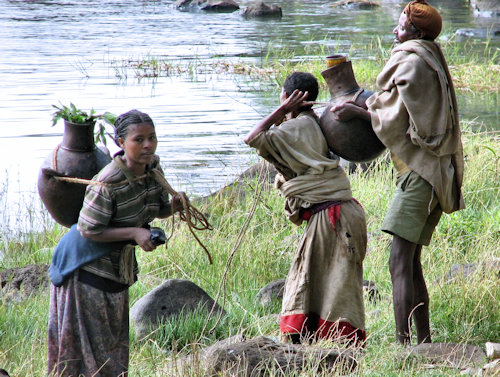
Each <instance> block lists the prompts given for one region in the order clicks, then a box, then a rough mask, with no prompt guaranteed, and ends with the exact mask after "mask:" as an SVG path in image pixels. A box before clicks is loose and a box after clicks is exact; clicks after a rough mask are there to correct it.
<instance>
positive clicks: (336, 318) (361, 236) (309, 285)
mask: <svg viewBox="0 0 500 377" xmlns="http://www.w3.org/2000/svg"><path fill="white" fill-rule="evenodd" d="M366 244H367V236H366V222H365V215H364V211H363V209H362V207H361V206H360V205H359V203H357V202H356V201H355V200H350V201H346V202H342V203H341V204H336V205H333V206H330V207H329V208H326V209H324V210H321V211H320V212H318V213H315V214H314V215H312V216H311V217H310V218H309V220H308V223H307V226H306V229H305V231H304V234H303V235H302V238H301V240H300V243H299V246H298V250H297V253H296V255H295V259H294V261H293V263H292V266H291V268H290V271H289V273H288V276H287V279H286V283H285V291H284V297H283V308H282V314H281V318H280V328H281V332H282V333H283V334H300V335H302V336H308V337H314V338H315V339H321V338H327V339H332V340H340V341H343V340H346V341H348V342H354V343H356V344H362V343H363V342H364V340H365V338H366V333H365V311H364V303H363V259H364V257H365V254H366Z"/></svg>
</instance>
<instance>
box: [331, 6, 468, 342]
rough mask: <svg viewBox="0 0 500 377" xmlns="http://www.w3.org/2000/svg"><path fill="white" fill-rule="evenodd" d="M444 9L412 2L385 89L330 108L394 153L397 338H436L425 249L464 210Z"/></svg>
mask: <svg viewBox="0 0 500 377" xmlns="http://www.w3.org/2000/svg"><path fill="white" fill-rule="evenodd" d="M441 27H442V20H441V16H440V14H439V12H438V11H437V10H436V9H435V8H433V7H432V6H431V5H429V4H428V3H427V2H426V1H425V0H416V1H411V2H410V3H408V4H407V5H406V7H405V8H404V10H403V12H402V13H401V15H400V17H399V22H398V25H397V26H396V28H395V29H394V30H393V33H394V34H395V36H396V37H395V44H396V47H395V48H394V49H393V50H392V54H391V58H390V59H389V61H388V62H387V64H386V65H385V67H384V69H383V70H382V72H381V73H380V74H379V75H378V77H377V86H378V87H379V89H380V91H379V92H378V93H375V94H374V95H372V96H371V97H369V98H368V99H367V101H366V105H367V107H368V109H367V110H365V109H363V108H361V107H358V106H356V105H355V104H353V103H350V102H346V103H344V104H340V105H337V106H335V107H333V108H332V109H331V110H330V111H332V113H333V114H334V115H336V116H337V118H338V119H339V120H341V121H347V120H349V119H352V118H355V117H358V118H363V119H366V120H369V121H371V124H372V127H373V130H374V131H375V133H376V134H377V136H378V137H379V139H380V140H381V141H382V143H384V145H385V146H386V147H387V148H388V149H389V150H390V153H391V157H392V160H393V163H394V167H395V170H396V176H397V188H396V193H395V195H394V198H393V200H392V203H391V205H390V207H389V209H388V212H387V214H386V217H385V220H384V223H383V225H382V230H383V231H385V232H387V233H389V234H391V235H392V236H393V241H392V247H391V252H390V258H389V269H390V273H391V279H392V286H393V305H394V316H395V322H396V337H397V340H398V342H400V343H402V344H404V345H409V344H410V343H411V337H410V329H411V322H410V319H413V323H414V324H415V328H416V333H417V342H418V343H422V342H431V332H430V324H429V295H428V292H427V287H426V284H425V280H424V276H423V271H422V265H421V253H422V246H423V245H426V246H427V245H429V243H430V240H431V237H432V234H433V232H434V229H435V228H436V226H437V224H438V222H439V219H440V218H441V215H442V212H443V211H444V212H445V213H451V212H454V211H457V210H460V209H462V208H464V201H463V197H462V193H461V186H462V179H463V171H464V160H463V151H462V142H461V131H460V127H459V119H458V109H457V101H456V97H455V91H454V87H453V81H452V79H451V76H450V73H449V70H448V66H447V64H446V60H445V58H444V55H443V52H442V51H441V48H440V46H439V44H438V43H437V42H435V39H436V38H437V36H438V35H439V33H440V32H441Z"/></svg>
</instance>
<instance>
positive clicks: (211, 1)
mask: <svg viewBox="0 0 500 377" xmlns="http://www.w3.org/2000/svg"><path fill="white" fill-rule="evenodd" d="M175 7H176V8H178V9H180V10H185V11H198V10H202V11H213V12H234V11H236V10H238V9H240V6H239V5H238V3H236V2H235V1H234V0H177V2H176V3H175Z"/></svg>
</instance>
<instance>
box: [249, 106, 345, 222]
mask: <svg viewBox="0 0 500 377" xmlns="http://www.w3.org/2000/svg"><path fill="white" fill-rule="evenodd" d="M248 144H249V145H250V146H251V147H253V148H256V149H257V152H258V153H259V155H260V156H261V157H263V158H264V159H266V160H268V161H269V162H271V163H272V164H273V165H274V166H276V168H277V169H278V171H280V172H281V173H282V175H281V176H278V179H277V181H276V186H277V188H278V189H279V190H280V191H281V193H282V194H283V196H285V198H286V201H285V212H286V214H287V216H288V218H289V219H290V220H291V221H292V222H293V223H295V224H297V225H300V224H301V223H302V220H301V219H300V218H299V210H300V208H308V207H310V206H311V205H312V204H315V203H322V202H325V201H329V200H350V199H351V198H352V193H351V189H350V183H349V180H348V179H347V176H346V174H345V172H344V170H343V169H342V168H341V167H340V166H339V159H338V158H336V159H332V158H330V157H329V150H328V146H327V144H326V140H325V137H324V136H323V133H322V131H321V129H320V127H319V124H318V122H317V120H316V117H315V116H314V114H312V113H311V112H303V113H301V114H300V115H299V116H298V117H297V118H294V119H290V120H288V121H286V122H284V123H282V124H281V125H280V126H278V127H274V128H272V129H270V130H268V131H264V132H261V133H259V134H258V135H257V136H255V137H254V138H253V139H252V140H251V141H250V142H249V143H248Z"/></svg>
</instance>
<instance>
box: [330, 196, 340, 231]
mask: <svg viewBox="0 0 500 377" xmlns="http://www.w3.org/2000/svg"><path fill="white" fill-rule="evenodd" d="M328 218H329V219H330V223H331V224H332V227H333V230H334V231H335V234H336V235H337V236H338V235H339V234H338V233H337V228H336V227H335V224H336V223H337V221H339V220H340V204H336V205H333V206H331V207H329V208H328Z"/></svg>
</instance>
